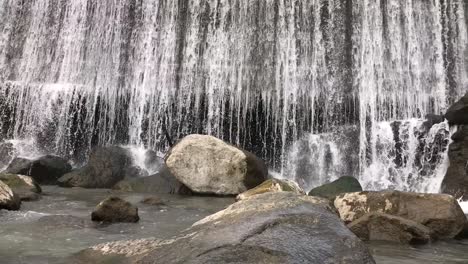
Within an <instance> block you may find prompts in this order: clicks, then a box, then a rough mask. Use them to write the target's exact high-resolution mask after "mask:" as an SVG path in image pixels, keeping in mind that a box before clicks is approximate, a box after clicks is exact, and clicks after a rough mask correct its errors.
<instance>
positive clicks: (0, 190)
mask: <svg viewBox="0 0 468 264" xmlns="http://www.w3.org/2000/svg"><path fill="white" fill-rule="evenodd" d="M20 206H21V200H20V199H19V197H18V196H17V195H16V194H15V193H13V191H12V190H11V188H10V187H8V185H7V184H6V183H4V182H3V181H1V180H0V209H6V210H12V211H16V210H19V209H20Z"/></svg>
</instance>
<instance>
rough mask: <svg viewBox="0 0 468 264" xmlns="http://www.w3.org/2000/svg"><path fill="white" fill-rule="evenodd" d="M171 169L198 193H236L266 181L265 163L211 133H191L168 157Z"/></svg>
mask: <svg viewBox="0 0 468 264" xmlns="http://www.w3.org/2000/svg"><path fill="white" fill-rule="evenodd" d="M166 165H167V167H168V168H169V171H170V172H171V173H172V174H173V175H174V176H175V177H176V178H177V179H178V180H179V181H180V182H182V183H183V184H185V185H186V186H187V187H188V188H190V189H191V190H192V191H194V192H195V193H201V194H217V195H234V194H239V193H242V192H245V191H247V190H249V189H251V188H254V187H256V186H257V185H259V184H260V183H262V182H264V181H265V180H266V179H267V177H268V170H267V167H266V165H265V163H264V162H263V161H262V160H261V159H259V158H258V157H256V156H255V155H253V154H252V153H250V152H247V151H244V150H242V149H239V148H237V147H234V146H232V145H229V144H227V143H225V142H224V141H222V140H220V139H217V138H215V137H212V136H204V135H190V136H187V137H185V138H184V139H182V140H181V141H180V142H179V143H177V144H176V145H175V146H174V147H173V148H172V149H171V150H170V151H169V153H168V154H167V156H166Z"/></svg>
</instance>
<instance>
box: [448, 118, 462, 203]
mask: <svg viewBox="0 0 468 264" xmlns="http://www.w3.org/2000/svg"><path fill="white" fill-rule="evenodd" d="M452 140H453V142H452V144H450V146H449V152H448V156H449V160H450V165H449V168H448V170H447V173H446V174H445V177H444V180H443V182H442V192H444V193H448V194H451V195H453V196H455V197H456V198H462V199H464V200H467V199H468V166H467V164H468V125H464V126H459V127H458V131H457V132H456V133H455V134H454V135H453V136H452Z"/></svg>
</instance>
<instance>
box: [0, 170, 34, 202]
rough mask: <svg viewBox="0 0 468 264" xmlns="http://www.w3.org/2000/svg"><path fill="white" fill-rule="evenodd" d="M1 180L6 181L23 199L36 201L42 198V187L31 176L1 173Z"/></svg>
mask: <svg viewBox="0 0 468 264" xmlns="http://www.w3.org/2000/svg"><path fill="white" fill-rule="evenodd" d="M0 180H1V181H3V182H4V183H6V184H7V185H8V186H9V187H10V188H11V189H12V190H13V192H14V193H15V194H16V195H18V197H19V198H20V199H21V201H35V200H38V199H39V198H40V193H41V192H42V189H41V187H40V186H39V184H37V183H36V181H35V180H34V179H33V178H31V177H29V176H24V175H18V174H7V173H1V174H0Z"/></svg>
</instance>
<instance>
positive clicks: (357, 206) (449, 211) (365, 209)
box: [334, 191, 466, 239]
mask: <svg viewBox="0 0 468 264" xmlns="http://www.w3.org/2000/svg"><path fill="white" fill-rule="evenodd" d="M334 204H335V207H336V209H337V210H338V212H339V213H340V216H341V219H342V220H343V221H345V222H346V223H351V222H353V221H355V220H357V219H359V218H361V217H362V216H364V215H365V214H367V213H371V212H379V213H385V214H389V215H394V216H400V217H404V218H406V219H409V220H412V221H414V222H416V223H419V224H422V225H424V226H426V227H428V228H429V229H430V230H431V234H432V237H433V238H435V239H439V238H440V239H445V238H454V237H455V236H456V235H457V234H458V233H459V232H460V231H461V230H462V228H463V225H464V224H465V221H466V217H465V214H464V213H463V210H462V209H461V208H460V205H459V204H458V202H457V200H456V199H455V198H454V197H453V196H451V195H446V194H421V193H409V192H399V191H382V192H357V193H345V194H341V195H339V196H337V197H336V199H335V201H334Z"/></svg>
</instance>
